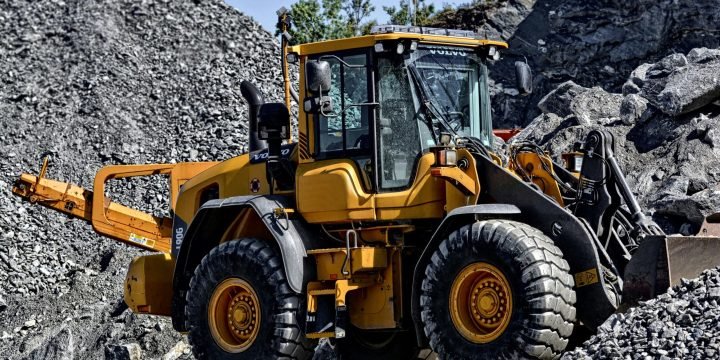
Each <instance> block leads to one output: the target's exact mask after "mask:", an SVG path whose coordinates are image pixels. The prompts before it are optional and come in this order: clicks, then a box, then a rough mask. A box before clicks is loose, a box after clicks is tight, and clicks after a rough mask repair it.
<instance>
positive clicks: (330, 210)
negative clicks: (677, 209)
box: [13, 14, 720, 359]
mask: <svg viewBox="0 0 720 360" xmlns="http://www.w3.org/2000/svg"><path fill="white" fill-rule="evenodd" d="M281 21H282V24H283V26H285V27H286V28H287V26H289V21H288V17H287V16H286V15H285V14H282V15H281ZM289 40H290V39H289V38H288V36H287V34H284V35H283V38H282V68H283V70H284V75H285V99H286V102H285V103H265V102H264V99H263V94H261V93H260V92H259V91H258V90H257V89H256V88H255V87H254V86H253V85H252V84H251V83H250V82H243V83H242V85H241V90H242V94H243V96H244V97H245V98H246V100H247V102H248V105H249V113H248V121H249V129H250V133H249V140H248V141H249V152H248V153H246V154H241V155H238V156H237V157H234V158H231V159H229V160H226V161H223V162H199V163H180V164H159V165H122V166H108V167H105V168H103V169H102V170H100V172H99V173H98V174H97V177H96V179H95V183H94V192H93V191H89V190H85V189H82V188H80V187H78V186H75V185H71V184H68V183H64V182H59V181H54V180H49V179H47V178H46V176H45V175H46V171H47V160H46V161H45V163H44V165H43V167H42V170H41V172H40V174H39V176H33V175H29V174H24V175H22V176H21V177H20V179H19V180H18V181H17V183H16V184H15V185H14V188H13V192H14V193H15V194H17V195H19V196H22V197H24V198H26V199H28V200H29V201H31V202H35V203H39V204H41V205H44V206H47V207H50V208H53V209H55V210H58V211H61V212H64V213H67V214H69V215H71V216H74V217H77V218H81V219H84V220H86V221H88V222H90V223H92V226H93V228H94V230H95V231H97V232H98V233H100V234H102V235H105V236H108V237H111V238H114V239H117V240H120V241H123V242H126V243H128V244H131V245H135V246H138V247H141V248H145V249H148V250H154V251H157V253H155V254H150V255H145V256H142V257H139V258H136V259H135V260H134V261H133V262H132V263H131V264H130V268H129V270H128V274H127V278H126V282H125V301H126V302H127V304H128V305H129V306H130V308H131V309H132V310H133V311H134V312H136V313H142V314H155V315H164V316H169V317H171V318H172V321H173V325H174V328H175V329H176V330H177V331H180V332H184V333H187V334H188V338H189V341H190V343H191V345H192V348H193V352H194V354H195V356H197V357H198V358H201V359H270V358H292V359H307V358H310V357H311V356H312V353H313V351H314V346H315V344H316V343H317V341H318V339H321V338H329V339H330V341H331V343H333V344H335V348H336V349H337V351H338V352H339V354H340V357H341V358H343V359H403V358H407V359H409V358H417V357H418V356H426V355H428V354H429V353H430V351H432V352H434V353H435V354H437V355H438V356H439V357H440V358H443V359H500V358H531V359H535V358H539V359H551V358H557V357H559V356H560V354H561V353H562V352H563V350H564V349H565V348H566V346H567V344H568V339H569V338H570V337H571V336H572V335H573V332H574V331H576V330H577V329H579V328H581V327H585V328H588V329H594V328H596V327H597V326H599V325H600V324H601V323H602V322H603V321H604V320H605V319H606V318H607V317H608V316H609V315H611V314H612V313H613V312H615V311H616V309H618V307H620V306H621V304H626V303H631V302H632V301H636V300H639V299H644V298H648V297H652V296H655V295H656V294H658V293H661V292H664V291H665V290H666V289H667V288H668V286H669V285H671V284H674V283H677V282H678V279H679V277H681V276H693V275H696V274H697V273H698V272H699V271H700V270H702V269H704V268H710V267H713V266H715V265H716V264H717V263H718V262H720V261H719V260H718V257H717V255H716V254H718V253H720V246H719V245H718V244H719V243H720V242H718V239H717V238H714V237H710V236H697V237H679V236H666V235H665V234H664V233H663V232H662V230H661V229H660V228H659V227H658V226H657V225H656V224H655V223H653V222H652V221H651V220H650V219H649V218H648V217H646V215H644V214H643V211H642V209H641V208H640V207H639V205H638V203H637V201H636V200H635V197H634V196H633V194H632V192H631V190H630V188H629V187H628V185H627V183H626V182H625V179H624V176H623V173H622V171H621V169H620V167H619V166H618V162H617V160H616V159H615V156H614V152H613V148H614V141H613V138H612V136H611V135H609V134H608V133H604V132H602V131H591V132H590V133H589V134H588V135H587V138H586V139H585V141H584V142H582V143H581V144H579V146H578V149H577V151H576V152H574V153H569V154H565V155H563V157H562V159H563V160H564V161H563V162H562V163H556V162H554V161H553V158H552V157H551V156H550V155H548V154H546V153H544V152H543V151H542V150H541V149H539V148H538V146H537V145H535V144H532V143H522V142H511V143H510V146H509V150H508V152H507V153H506V154H503V153H501V152H500V151H494V150H493V141H494V136H493V129H492V119H491V109H490V95H489V91H488V68H489V67H491V66H492V63H493V62H494V61H496V60H497V59H498V58H499V57H500V52H501V51H502V50H503V49H505V48H506V47H507V44H506V43H504V42H500V41H491V40H485V39H482V38H480V37H478V35H477V34H475V33H472V32H468V31H457V30H446V29H435V28H421V27H404V26H381V27H378V28H376V29H375V30H374V31H373V33H372V34H370V35H367V36H359V37H353V38H347V39H340V40H332V41H324V42H318V43H310V44H302V45H292V46H291V45H290V44H289ZM288 63H297V64H298V67H299V75H300V76H299V84H298V88H299V94H296V93H295V92H294V91H293V90H292V87H291V83H290V80H289V76H288V71H287V69H288ZM516 74H517V78H518V84H517V87H518V89H519V91H520V92H521V93H522V94H527V93H529V92H531V91H532V79H531V76H530V70H529V68H528V66H527V65H526V64H525V63H524V62H517V63H516ZM291 98H295V99H294V100H295V101H296V102H297V103H298V104H299V105H300V106H299V107H300V111H299V115H298V122H297V124H298V132H297V139H296V141H293V139H291V134H292V132H291V125H290V124H291V121H290V117H291V115H290V113H289V111H288V107H289V106H290V102H291ZM158 174H161V175H166V176H168V177H169V179H170V180H169V181H170V189H171V191H170V192H171V196H170V199H171V207H170V208H171V214H170V215H171V216H170V217H168V218H159V217H153V216H151V215H150V214H146V213H144V212H141V211H139V210H135V209H132V208H129V207H126V206H123V205H121V204H118V203H115V202H111V201H110V200H108V199H107V198H106V195H105V191H106V190H105V182H106V181H107V180H109V179H118V178H124V177H132V176H146V175H158ZM713 226H714V225H713V224H711V223H710V224H706V227H708V228H710V229H711V230H712V229H713ZM706 231H707V229H706ZM711 233H712V231H711Z"/></svg>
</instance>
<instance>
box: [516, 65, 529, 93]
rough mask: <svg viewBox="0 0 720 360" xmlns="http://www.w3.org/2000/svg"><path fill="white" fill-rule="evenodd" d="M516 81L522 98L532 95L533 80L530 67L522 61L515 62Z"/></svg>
mask: <svg viewBox="0 0 720 360" xmlns="http://www.w3.org/2000/svg"><path fill="white" fill-rule="evenodd" d="M515 81H516V82H517V84H516V86H517V89H518V91H519V92H520V95H521V96H526V95H529V94H532V91H533V78H532V71H531V70H530V65H528V64H527V63H525V62H522V61H516V62H515Z"/></svg>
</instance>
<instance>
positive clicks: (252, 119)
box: [240, 80, 267, 152]
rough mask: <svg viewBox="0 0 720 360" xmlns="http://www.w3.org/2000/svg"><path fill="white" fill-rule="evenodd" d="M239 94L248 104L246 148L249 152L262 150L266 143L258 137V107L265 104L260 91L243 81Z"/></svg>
mask: <svg viewBox="0 0 720 360" xmlns="http://www.w3.org/2000/svg"><path fill="white" fill-rule="evenodd" d="M240 93H241V94H242V96H243V97H244V98H245V101H247V103H248V122H249V123H250V126H248V148H249V150H250V152H253V151H257V150H264V149H266V148H267V142H265V141H264V140H260V138H259V137H258V132H257V127H258V110H259V109H260V105H262V104H264V103H265V99H263V96H262V94H261V93H260V90H258V88H257V87H255V85H253V83H251V82H249V81H247V80H245V81H243V82H242V83H241V84H240Z"/></svg>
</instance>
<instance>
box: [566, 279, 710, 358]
mask: <svg viewBox="0 0 720 360" xmlns="http://www.w3.org/2000/svg"><path fill="white" fill-rule="evenodd" d="M718 302H720V268H716V269H711V270H706V271H705V272H703V273H702V275H701V276H700V277H699V278H697V279H693V280H686V279H683V280H682V282H681V284H680V285H678V286H676V287H674V288H672V289H670V291H668V292H667V293H665V294H662V295H660V296H659V297H657V298H655V299H652V300H650V301H647V302H644V303H642V304H641V305H640V306H638V307H636V308H631V309H630V310H628V311H627V312H625V313H620V314H615V315H613V316H611V317H610V318H609V319H608V320H607V321H605V323H604V324H603V325H601V326H600V327H599V328H598V333H597V335H595V336H593V337H592V338H590V340H588V341H586V342H585V343H584V344H583V345H582V346H581V347H579V348H576V349H575V350H573V351H571V352H567V353H565V354H564V355H563V357H562V359H568V360H570V359H573V360H585V359H588V360H589V359H661V360H670V359H717V358H718V357H719V356H720V306H718Z"/></svg>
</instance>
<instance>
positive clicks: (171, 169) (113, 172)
mask: <svg viewBox="0 0 720 360" xmlns="http://www.w3.org/2000/svg"><path fill="white" fill-rule="evenodd" d="M48 160H49V159H48V158H47V157H46V158H45V159H44V160H43V165H42V168H41V170H40V174H39V175H37V176H35V175H31V174H22V175H21V176H20V178H19V179H18V180H17V181H16V182H15V184H14V185H13V189H12V192H13V193H14V194H16V195H18V196H20V197H22V198H23V199H26V200H28V201H30V202H31V203H38V204H40V205H43V206H45V207H48V208H51V209H53V210H57V211H59V212H62V213H64V214H67V215H69V216H71V217H75V218H79V219H82V220H85V221H87V222H89V223H90V224H92V227H93V230H95V232H97V233H98V234H100V235H103V236H106V237H109V238H112V239H115V240H118V241H121V242H124V243H126V244H129V245H132V246H135V247H139V248H142V249H146V250H152V251H160V252H163V253H169V252H170V243H171V242H170V238H171V236H172V219H170V218H169V217H156V216H152V215H151V214H148V213H146V212H143V211H140V210H136V209H133V208H130V207H127V206H124V205H121V204H118V203H116V202H112V201H110V199H109V198H107V197H105V183H106V182H107V181H108V180H110V179H122V178H129V177H139V176H149V175H169V176H170V204H171V207H170V208H171V209H172V208H173V207H174V204H175V199H176V198H177V194H178V191H179V188H180V185H182V184H183V183H184V182H186V181H187V180H189V179H190V178H192V177H193V176H195V175H196V174H198V173H200V172H202V171H203V170H205V169H207V168H209V167H210V166H213V165H215V164H216V162H201V163H180V164H149V165H115V166H106V167H104V168H102V169H100V171H98V173H97V174H96V175H95V181H94V184H93V188H94V192H93V191H90V190H86V189H84V188H82V187H80V186H77V185H74V184H70V183H66V182H62V181H57V180H50V179H47V178H45V175H46V173H47V167H48Z"/></svg>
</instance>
